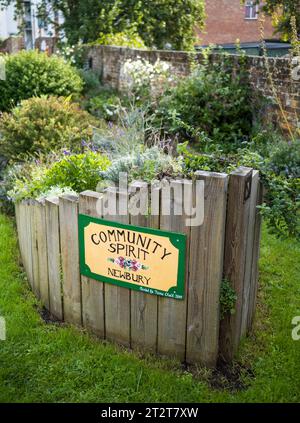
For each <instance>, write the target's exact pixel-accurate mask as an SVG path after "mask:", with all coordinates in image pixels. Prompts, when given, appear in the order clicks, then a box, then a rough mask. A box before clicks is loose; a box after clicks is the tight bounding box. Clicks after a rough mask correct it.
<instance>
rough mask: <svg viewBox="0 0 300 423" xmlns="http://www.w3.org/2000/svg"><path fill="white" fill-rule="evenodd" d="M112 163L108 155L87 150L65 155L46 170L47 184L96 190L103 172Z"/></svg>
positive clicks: (77, 190)
mask: <svg viewBox="0 0 300 423" xmlns="http://www.w3.org/2000/svg"><path fill="white" fill-rule="evenodd" d="M109 165H110V161H109V160H108V158H107V157H105V156H103V155H101V154H99V153H97V152H94V151H87V152H85V153H83V154H74V155H70V156H69V155H65V157H64V158H62V159H61V160H60V161H59V162H56V163H54V164H53V165H52V166H51V167H50V169H49V170H47V172H46V181H45V183H46V186H47V187H49V188H50V187H53V186H61V187H69V188H72V189H73V190H74V191H76V192H81V191H85V190H87V189H90V190H95V189H96V187H97V184H98V182H99V181H100V180H101V172H102V171H105V170H106V169H107V168H108V167H109Z"/></svg>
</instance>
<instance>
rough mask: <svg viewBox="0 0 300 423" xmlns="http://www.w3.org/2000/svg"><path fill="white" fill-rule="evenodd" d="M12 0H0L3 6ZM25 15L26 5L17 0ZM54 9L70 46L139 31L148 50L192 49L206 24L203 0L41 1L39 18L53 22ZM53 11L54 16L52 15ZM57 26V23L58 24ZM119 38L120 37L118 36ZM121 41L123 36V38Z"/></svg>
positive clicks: (20, 10) (19, 8)
mask: <svg viewBox="0 0 300 423" xmlns="http://www.w3.org/2000/svg"><path fill="white" fill-rule="evenodd" d="M11 2H12V0H0V4H3V3H4V4H7V3H11ZM16 6H17V8H16V10H17V13H18V14H19V15H20V16H23V2H22V1H21V0H16ZM53 10H56V11H59V12H61V13H62V14H63V16H64V22H63V23H62V25H61V26H60V27H59V28H58V29H60V30H63V32H64V33H65V34H66V36H67V39H68V41H69V43H70V44H71V45H72V44H77V43H78V41H83V42H84V43H88V42H93V41H96V40H97V38H98V37H99V35H101V36H103V35H106V34H108V35H109V36H113V35H114V34H120V33H126V32H128V31H133V30H134V32H136V33H137V34H138V35H139V37H140V38H141V39H142V40H143V41H144V43H145V44H146V45H147V46H148V47H152V46H155V47H157V48H165V47H166V46H167V45H169V47H172V48H174V49H187V48H192V47H193V43H194V41H195V28H196V27H202V26H203V23H204V16H205V13H204V0H152V1H148V0H102V1H99V0H41V1H40V2H39V16H40V17H41V18H42V19H43V20H44V21H46V22H51V19H52V16H53ZM50 11H51V13H50ZM56 26H57V23H56ZM117 37H118V38H120V36H119V35H118V36H117ZM121 38H122V37H121Z"/></svg>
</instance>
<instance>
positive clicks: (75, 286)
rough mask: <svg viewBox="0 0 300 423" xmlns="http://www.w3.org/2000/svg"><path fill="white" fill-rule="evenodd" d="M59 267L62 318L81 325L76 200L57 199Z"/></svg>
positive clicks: (72, 198) (69, 196)
mask: <svg viewBox="0 0 300 423" xmlns="http://www.w3.org/2000/svg"><path fill="white" fill-rule="evenodd" d="M59 221H60V245H61V265H62V274H63V302H64V318H65V320H66V321H67V322H71V323H75V324H81V323H82V316H81V287H80V273H79V250H78V198H77V197H76V196H71V195H65V196H62V197H60V198H59Z"/></svg>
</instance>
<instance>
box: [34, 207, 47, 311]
mask: <svg viewBox="0 0 300 423" xmlns="http://www.w3.org/2000/svg"><path fill="white" fill-rule="evenodd" d="M35 224H36V229H37V231H36V237H37V238H36V239H37V253H38V274H39V287H40V298H41V301H42V303H43V305H44V306H45V307H46V308H47V310H50V301H49V281H48V253H47V229H46V209H45V204H44V202H43V201H37V202H36V208H35Z"/></svg>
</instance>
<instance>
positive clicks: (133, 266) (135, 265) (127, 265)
mask: <svg viewBox="0 0 300 423" xmlns="http://www.w3.org/2000/svg"><path fill="white" fill-rule="evenodd" d="M108 260H109V261H110V262H112V263H114V264H116V265H118V266H120V267H121V268H122V269H127V270H132V271H133V272H137V271H138V270H147V269H148V267H146V266H144V265H143V264H142V263H139V262H138V261H137V260H135V259H126V258H125V257H117V258H109V259H108Z"/></svg>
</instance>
